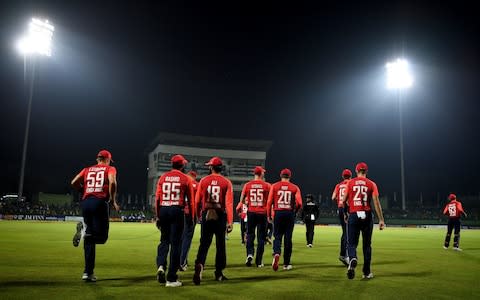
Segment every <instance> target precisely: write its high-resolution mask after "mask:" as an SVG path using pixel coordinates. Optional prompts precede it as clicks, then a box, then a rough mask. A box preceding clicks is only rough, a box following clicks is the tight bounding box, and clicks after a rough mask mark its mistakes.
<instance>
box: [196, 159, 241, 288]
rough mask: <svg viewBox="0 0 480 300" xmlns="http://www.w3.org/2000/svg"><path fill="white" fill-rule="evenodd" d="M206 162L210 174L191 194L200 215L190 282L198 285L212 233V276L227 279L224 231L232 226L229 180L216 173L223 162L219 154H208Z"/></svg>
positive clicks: (231, 200)
mask: <svg viewBox="0 0 480 300" xmlns="http://www.w3.org/2000/svg"><path fill="white" fill-rule="evenodd" d="M206 165H207V166H209V168H210V171H211V174H210V175H208V176H206V177H204V178H202V180H200V183H199V184H198V191H197V195H196V197H195V205H196V209H197V210H196V211H198V214H197V216H198V215H200V214H201V215H202V229H201V236H200V246H199V248H198V253H197V259H196V261H195V273H194V275H193V282H194V283H195V284H196V285H199V284H200V282H201V280H202V273H203V268H204V266H205V260H206V258H207V253H208V248H209V247H210V244H211V243H212V238H213V235H215V241H216V247H217V253H216V256H215V280H217V281H224V280H227V278H226V277H225V275H223V269H225V267H226V265H227V257H226V249H225V232H226V231H227V232H231V231H232V229H233V188H232V182H231V181H230V180H229V179H227V178H225V177H224V176H222V175H221V174H220V172H221V171H222V166H223V162H222V160H221V159H220V158H219V157H212V159H210V161H209V162H208V163H206Z"/></svg>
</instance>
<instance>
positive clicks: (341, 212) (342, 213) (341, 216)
mask: <svg viewBox="0 0 480 300" xmlns="http://www.w3.org/2000/svg"><path fill="white" fill-rule="evenodd" d="M342 177H343V180H342V181H341V182H340V183H338V184H337V185H336V186H335V189H334V190H333V193H332V201H336V202H337V207H338V221H339V222H340V226H342V236H341V238H340V256H339V257H338V259H339V260H340V261H341V262H342V263H343V264H344V265H345V266H348V261H347V255H346V251H347V232H346V231H347V227H346V223H345V219H346V215H347V211H346V210H345V208H344V205H343V202H342V201H340V200H341V198H342V197H343V196H344V195H345V190H346V188H347V184H348V181H349V180H350V178H352V171H350V170H349V169H345V170H343V171H342Z"/></svg>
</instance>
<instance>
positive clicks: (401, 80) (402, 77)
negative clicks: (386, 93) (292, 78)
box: [385, 58, 413, 89]
mask: <svg viewBox="0 0 480 300" xmlns="http://www.w3.org/2000/svg"><path fill="white" fill-rule="evenodd" d="M385 67H386V68H387V88H389V89H406V88H409V87H411V86H412V84H413V76H412V74H411V73H410V67H409V64H408V61H406V60H405V59H403V58H397V59H396V60H395V61H393V62H389V63H387V64H386V66H385Z"/></svg>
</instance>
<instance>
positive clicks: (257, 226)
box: [247, 212, 267, 266]
mask: <svg viewBox="0 0 480 300" xmlns="http://www.w3.org/2000/svg"><path fill="white" fill-rule="evenodd" d="M247 219H248V222H247V256H248V255H252V256H253V252H254V251H255V230H256V233H257V255H256V256H255V263H256V264H257V266H258V265H261V264H262V263H263V252H264V249H265V231H266V230H267V229H266V228H267V215H265V214H257V213H252V212H248V213H247Z"/></svg>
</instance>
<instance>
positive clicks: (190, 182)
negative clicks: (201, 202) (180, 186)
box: [187, 178, 196, 222]
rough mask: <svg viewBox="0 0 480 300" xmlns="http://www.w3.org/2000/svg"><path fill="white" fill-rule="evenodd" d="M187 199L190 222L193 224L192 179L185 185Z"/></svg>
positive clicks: (193, 200)
mask: <svg viewBox="0 0 480 300" xmlns="http://www.w3.org/2000/svg"><path fill="white" fill-rule="evenodd" d="M187 199H188V205H189V206H190V208H189V209H190V215H191V216H190V217H191V218H192V221H194V222H195V216H196V215H195V194H194V192H193V179H190V178H189V179H188V183H187Z"/></svg>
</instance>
